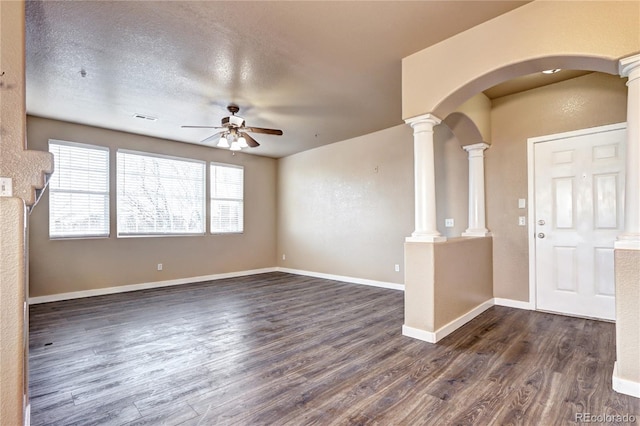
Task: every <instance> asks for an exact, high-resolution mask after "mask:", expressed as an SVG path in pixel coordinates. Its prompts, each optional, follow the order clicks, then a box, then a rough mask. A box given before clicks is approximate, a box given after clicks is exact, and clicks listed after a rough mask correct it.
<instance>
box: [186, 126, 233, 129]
mask: <svg viewBox="0 0 640 426" xmlns="http://www.w3.org/2000/svg"><path fill="white" fill-rule="evenodd" d="M180 127H182V128H183V129H226V127H220V126H180Z"/></svg>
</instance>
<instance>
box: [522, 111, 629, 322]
mask: <svg viewBox="0 0 640 426" xmlns="http://www.w3.org/2000/svg"><path fill="white" fill-rule="evenodd" d="M625 140H626V127H625V125H624V124H618V125H611V126H603V127H599V128H593V129H586V130H582V131H577V132H570V133H564V134H559V135H552V136H550V137H546V138H545V137H542V138H535V139H532V140H531V141H533V143H534V145H533V150H534V183H533V184H534V205H533V210H534V212H535V215H534V217H533V219H534V229H533V231H535V236H534V238H535V240H534V241H535V281H536V283H535V285H536V308H537V309H540V310H545V311H552V312H558V313H563V314H568V315H576V316H584V317H592V318H601V319H607V320H614V319H615V296H614V288H615V286H614V270H613V264H614V262H613V243H614V241H615V239H616V237H617V236H618V235H619V234H620V233H622V228H623V224H624V221H623V213H624V204H623V203H624V178H625V173H624V164H625V160H624V158H625Z"/></svg>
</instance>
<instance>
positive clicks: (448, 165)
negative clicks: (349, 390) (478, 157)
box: [433, 124, 469, 238]
mask: <svg viewBox="0 0 640 426" xmlns="http://www.w3.org/2000/svg"><path fill="white" fill-rule="evenodd" d="M433 141H434V143H433V158H434V163H435V177H436V225H437V228H438V232H440V234H442V235H444V236H445V237H447V238H453V237H459V236H461V235H462V233H463V232H464V231H465V230H466V229H467V227H468V226H469V224H468V221H469V219H468V218H469V209H468V206H469V160H468V158H467V152H466V151H465V150H463V149H462V147H461V146H460V141H459V140H458V138H456V136H455V135H454V134H453V133H451V131H450V130H449V129H448V128H447V127H446V126H445V125H444V124H440V125H438V126H436V127H435V128H434V134H433ZM445 219H453V226H452V227H446V226H445Z"/></svg>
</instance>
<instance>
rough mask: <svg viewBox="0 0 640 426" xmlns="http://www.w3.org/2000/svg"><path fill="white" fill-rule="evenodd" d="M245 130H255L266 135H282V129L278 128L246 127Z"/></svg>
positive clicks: (254, 131)
mask: <svg viewBox="0 0 640 426" xmlns="http://www.w3.org/2000/svg"><path fill="white" fill-rule="evenodd" d="M244 130H246V131H247V132H253V133H264V134H266V135H278V136H280V135H282V130H278V129H265V128H262V127H245V128H244Z"/></svg>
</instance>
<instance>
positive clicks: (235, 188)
mask: <svg viewBox="0 0 640 426" xmlns="http://www.w3.org/2000/svg"><path fill="white" fill-rule="evenodd" d="M210 172H211V173H210V175H211V176H210V177H211V233H212V234H218V233H232V232H242V231H243V230H244V168H243V167H242V166H233V165H229V164H217V163H211V170H210Z"/></svg>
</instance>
